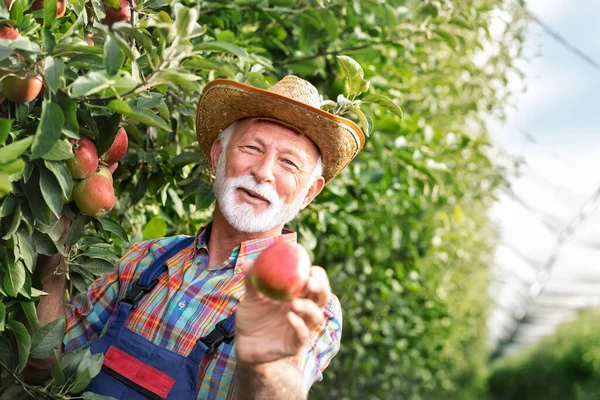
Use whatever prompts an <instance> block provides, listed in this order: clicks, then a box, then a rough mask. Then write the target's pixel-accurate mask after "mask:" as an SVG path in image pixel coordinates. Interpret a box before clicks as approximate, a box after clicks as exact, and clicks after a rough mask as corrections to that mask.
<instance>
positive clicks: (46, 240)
mask: <svg viewBox="0 0 600 400" xmlns="http://www.w3.org/2000/svg"><path fill="white" fill-rule="evenodd" d="M33 241H34V242H35V249H36V250H37V252H38V253H40V254H43V255H45V256H53V255H55V254H56V253H58V249H57V248H56V245H55V244H54V241H53V240H52V239H51V238H50V237H49V236H48V235H46V234H44V233H42V232H40V231H37V230H36V231H35V232H33Z"/></svg>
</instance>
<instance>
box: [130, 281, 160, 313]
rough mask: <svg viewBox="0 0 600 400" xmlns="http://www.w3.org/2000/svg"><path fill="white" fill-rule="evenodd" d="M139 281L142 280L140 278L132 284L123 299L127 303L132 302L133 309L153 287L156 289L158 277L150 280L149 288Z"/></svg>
mask: <svg viewBox="0 0 600 400" xmlns="http://www.w3.org/2000/svg"><path fill="white" fill-rule="evenodd" d="M139 282H140V280H139V279H138V280H137V281H135V282H134V283H133V285H132V286H131V288H130V289H129V292H127V295H126V296H125V298H124V299H123V300H121V301H123V302H125V303H129V304H131V308H132V309H134V308H135V307H136V306H137V305H138V303H139V302H140V301H141V300H142V298H143V297H144V296H145V295H146V294H148V293H150V292H151V291H152V289H154V287H155V286H156V284H157V283H158V279H155V280H153V281H152V282H150V286H149V287H147V288H146V287H144V286H141V285H140V284H139Z"/></svg>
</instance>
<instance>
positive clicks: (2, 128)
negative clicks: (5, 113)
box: [0, 118, 13, 144]
mask: <svg viewBox="0 0 600 400" xmlns="http://www.w3.org/2000/svg"><path fill="white" fill-rule="evenodd" d="M12 123H13V120H12V119H8V118H0V144H2V143H4V142H5V141H6V138H7V137H8V134H9V133H10V129H11V128H12Z"/></svg>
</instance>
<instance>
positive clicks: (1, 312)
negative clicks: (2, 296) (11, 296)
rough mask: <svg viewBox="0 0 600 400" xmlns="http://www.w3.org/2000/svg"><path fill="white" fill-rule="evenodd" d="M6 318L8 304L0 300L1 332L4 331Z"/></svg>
mask: <svg viewBox="0 0 600 400" xmlns="http://www.w3.org/2000/svg"><path fill="white" fill-rule="evenodd" d="M5 318H6V306H5V305H4V303H1V302H0V332H4V325H5V324H4V320H5Z"/></svg>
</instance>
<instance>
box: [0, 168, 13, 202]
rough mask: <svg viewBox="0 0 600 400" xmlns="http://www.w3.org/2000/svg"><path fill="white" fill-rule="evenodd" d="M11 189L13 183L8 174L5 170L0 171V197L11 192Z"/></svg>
mask: <svg viewBox="0 0 600 400" xmlns="http://www.w3.org/2000/svg"><path fill="white" fill-rule="evenodd" d="M12 190H13V185H12V182H11V180H10V176H9V175H8V174H7V173H6V172H3V171H0V198H1V197H3V196H5V195H6V194H7V193H10V192H12Z"/></svg>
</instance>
